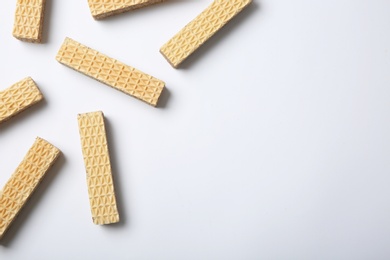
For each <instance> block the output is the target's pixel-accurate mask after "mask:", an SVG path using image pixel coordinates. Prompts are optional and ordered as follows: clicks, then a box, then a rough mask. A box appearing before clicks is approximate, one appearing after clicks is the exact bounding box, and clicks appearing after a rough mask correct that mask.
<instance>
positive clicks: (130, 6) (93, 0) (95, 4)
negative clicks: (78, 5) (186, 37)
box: [88, 0, 164, 19]
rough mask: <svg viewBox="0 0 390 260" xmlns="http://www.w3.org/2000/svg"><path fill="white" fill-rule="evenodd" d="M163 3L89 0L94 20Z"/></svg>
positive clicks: (128, 0) (158, 1) (145, 0)
mask: <svg viewBox="0 0 390 260" xmlns="http://www.w3.org/2000/svg"><path fill="white" fill-rule="evenodd" d="M162 1H164V0H88V4H89V8H90V9H91V13H92V16H93V18H95V19H102V18H105V17H108V16H111V15H114V14H120V13H124V12H127V11H131V10H134V9H137V8H141V7H144V6H148V5H152V4H156V3H160V2H162Z"/></svg>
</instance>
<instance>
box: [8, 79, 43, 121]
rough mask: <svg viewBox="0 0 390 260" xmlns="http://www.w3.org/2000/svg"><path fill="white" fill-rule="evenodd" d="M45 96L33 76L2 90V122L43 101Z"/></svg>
mask: <svg viewBox="0 0 390 260" xmlns="http://www.w3.org/2000/svg"><path fill="white" fill-rule="evenodd" d="M42 99H43V96H42V94H41V92H40V91H39V89H38V87H37V85H36V84H35V82H34V81H33V80H32V78H25V79H23V80H21V81H19V82H17V83H15V84H14V85H12V86H11V87H9V88H7V89H5V90H3V91H0V123H2V122H4V121H6V120H8V119H10V118H11V117H13V116H15V115H17V114H18V113H20V112H22V111H23V110H25V109H27V108H29V107H30V106H32V105H34V104H36V103H37V102H39V101H41V100H42Z"/></svg>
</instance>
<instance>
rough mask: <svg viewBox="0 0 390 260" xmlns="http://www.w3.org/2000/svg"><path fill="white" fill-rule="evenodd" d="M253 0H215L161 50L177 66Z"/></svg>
mask: <svg viewBox="0 0 390 260" xmlns="http://www.w3.org/2000/svg"><path fill="white" fill-rule="evenodd" d="M251 2H252V0H215V1H214V2H213V3H212V4H211V5H210V6H209V7H208V8H207V9H206V10H204V11H203V12H202V13H201V14H200V15H198V16H197V17H196V18H195V19H194V20H192V21H191V22H190V23H189V24H187V25H186V26H185V27H184V28H183V29H182V30H181V31H180V32H178V33H177V34H176V35H175V36H174V37H173V38H172V39H170V40H169V41H168V42H167V43H166V44H164V45H163V46H162V47H161V49H160V52H161V54H163V55H164V57H165V58H166V59H167V60H168V62H169V63H170V64H171V65H172V66H173V67H175V68H177V67H178V66H179V65H180V63H182V62H183V61H184V60H185V59H186V58H187V57H188V56H189V55H191V54H192V53H193V52H194V51H195V50H196V49H198V48H199V47H200V46H201V45H202V44H203V43H205V42H206V41H207V40H208V39H209V38H210V37H211V36H213V35H214V34H215V33H216V32H217V31H218V30H219V29H221V28H222V27H223V26H224V25H225V24H226V23H227V22H229V21H230V20H231V19H232V18H233V17H234V16H236V15H237V14H238V13H239V12H241V11H242V9H244V8H245V7H246V6H247V5H248V4H249V3H251Z"/></svg>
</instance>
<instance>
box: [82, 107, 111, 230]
mask: <svg viewBox="0 0 390 260" xmlns="http://www.w3.org/2000/svg"><path fill="white" fill-rule="evenodd" d="M78 123H79V131H80V138H81V148H82V151H83V157H84V163H85V168H86V171H87V184H88V193H89V202H90V205H91V212H92V220H93V223H95V224H97V225H103V224H111V223H116V222H119V214H118V210H117V205H116V199H115V190H114V184H113V181H112V174H111V163H110V156H109V152H108V146H107V138H106V130H105V126H104V115H103V113H102V112H100V111H99V112H92V113H85V114H79V115H78Z"/></svg>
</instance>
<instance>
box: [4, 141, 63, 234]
mask: <svg viewBox="0 0 390 260" xmlns="http://www.w3.org/2000/svg"><path fill="white" fill-rule="evenodd" d="M59 154H60V150H59V149H57V148H56V147H54V146H53V145H52V144H50V143H48V142H47V141H45V140H43V139H41V138H39V137H37V139H36V140H35V142H34V144H33V145H32V147H31V148H30V150H29V151H28V152H27V155H26V156H25V157H24V159H23V161H22V162H21V163H20V164H19V166H18V168H17V169H16V171H15V172H14V174H13V175H12V176H11V178H10V179H9V180H8V182H7V183H6V184H5V186H4V188H3V190H2V192H0V238H1V237H2V236H3V235H4V233H5V232H6V231H7V229H8V228H9V226H10V225H11V224H12V222H13V221H14V219H15V217H16V216H17V215H18V213H19V211H20V210H21V208H22V207H23V206H24V205H25V203H26V202H27V200H28V199H29V198H30V196H31V194H32V193H33V191H34V190H35V189H36V188H37V186H38V184H39V183H40V182H41V180H42V178H43V177H44V176H45V174H46V172H47V170H48V169H49V168H50V166H51V165H52V164H53V163H54V162H55V160H56V159H57V157H58V156H59Z"/></svg>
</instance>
